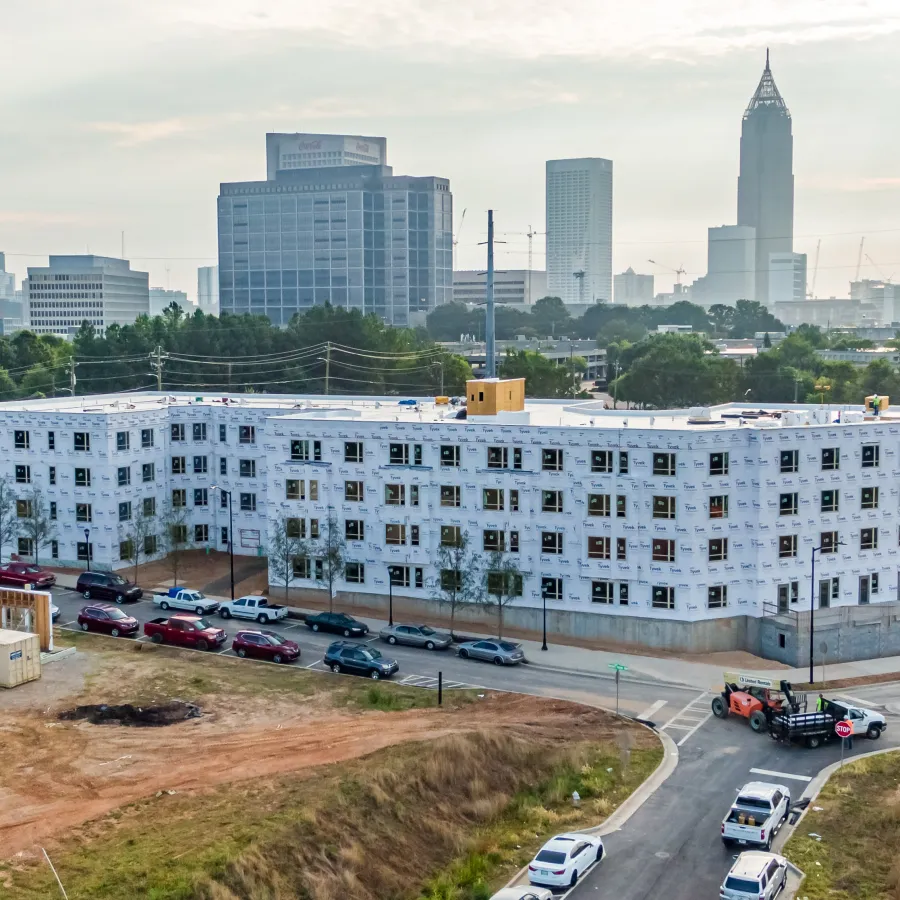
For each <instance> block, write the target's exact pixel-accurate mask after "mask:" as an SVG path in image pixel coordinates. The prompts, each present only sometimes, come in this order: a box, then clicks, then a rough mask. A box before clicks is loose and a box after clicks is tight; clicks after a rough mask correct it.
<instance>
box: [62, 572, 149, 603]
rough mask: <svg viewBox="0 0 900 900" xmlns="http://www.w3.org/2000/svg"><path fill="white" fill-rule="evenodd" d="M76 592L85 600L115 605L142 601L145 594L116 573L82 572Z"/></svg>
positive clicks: (131, 582)
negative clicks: (106, 601) (110, 602)
mask: <svg viewBox="0 0 900 900" xmlns="http://www.w3.org/2000/svg"><path fill="white" fill-rule="evenodd" d="M75 590H76V591H78V593H79V594H81V596H82V597H84V599H85V600H112V601H113V603H124V602H125V601H133V600H140V599H141V597H143V596H144V592H143V591H142V590H141V589H140V588H139V587H138V586H137V585H136V584H135V583H134V582H133V581H126V580H125V579H124V578H123V577H122V576H121V575H116V573H115V572H82V573H81V574H80V575H79V576H78V584H77V585H76V586H75Z"/></svg>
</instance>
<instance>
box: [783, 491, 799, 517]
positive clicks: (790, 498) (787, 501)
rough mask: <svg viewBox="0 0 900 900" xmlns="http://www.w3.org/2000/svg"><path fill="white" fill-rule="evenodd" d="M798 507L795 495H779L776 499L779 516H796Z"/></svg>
mask: <svg viewBox="0 0 900 900" xmlns="http://www.w3.org/2000/svg"><path fill="white" fill-rule="evenodd" d="M798 508H799V505H798V503H797V494H796V493H793V494H781V495H780V496H779V498H778V514H779V515H780V516H796V515H797V510H798Z"/></svg>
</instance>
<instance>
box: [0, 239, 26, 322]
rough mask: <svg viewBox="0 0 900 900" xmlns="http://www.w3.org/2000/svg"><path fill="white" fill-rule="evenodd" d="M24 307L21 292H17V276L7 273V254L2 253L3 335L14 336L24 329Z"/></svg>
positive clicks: (0, 303) (0, 298)
mask: <svg viewBox="0 0 900 900" xmlns="http://www.w3.org/2000/svg"><path fill="white" fill-rule="evenodd" d="M23 318H24V306H23V304H22V295H21V291H17V290H16V276H15V275H14V274H13V273H12V272H7V271H6V254H5V253H0V319H2V320H3V326H2V327H3V334H12V332H13V331H18V330H19V329H20V328H22V325H23Z"/></svg>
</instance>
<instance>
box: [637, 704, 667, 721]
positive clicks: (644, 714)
mask: <svg viewBox="0 0 900 900" xmlns="http://www.w3.org/2000/svg"><path fill="white" fill-rule="evenodd" d="M665 705H666V701H665V700H657V701H656V703H651V704H650V706H648V707H647V708H646V709H645V710H644V711H643V712H642V713H638V714H637V715H636V716H635V718H636V719H649V718H650V716H652V715H653V714H654V713H655V712H658V711H659V710H661V709H662V708H663V707H664V706H665Z"/></svg>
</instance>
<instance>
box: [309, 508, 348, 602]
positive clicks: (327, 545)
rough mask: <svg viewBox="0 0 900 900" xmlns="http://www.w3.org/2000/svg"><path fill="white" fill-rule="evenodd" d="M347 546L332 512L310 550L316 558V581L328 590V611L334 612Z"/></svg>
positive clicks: (329, 513)
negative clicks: (335, 592)
mask: <svg viewBox="0 0 900 900" xmlns="http://www.w3.org/2000/svg"><path fill="white" fill-rule="evenodd" d="M345 551H346V545H345V543H344V535H343V532H342V531H341V526H340V523H339V522H338V520H337V517H336V516H335V515H334V513H333V512H331V510H329V512H328V518H327V519H326V521H325V525H324V527H320V529H319V540H318V541H317V542H316V543H315V544H314V545H313V547H312V548H311V549H310V554H311V555H312V556H314V557H315V559H314V560H313V564H314V565H315V573H314V574H315V577H316V581H317V582H318V583H319V584H320V585H322V587H324V588H327V589H328V611H329V612H334V590H335V585H336V584H337V582H338V581H339V580H340V579H341V578H343V576H344V568H345V557H344V553H345Z"/></svg>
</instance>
